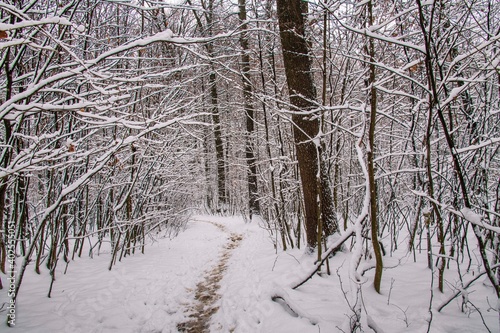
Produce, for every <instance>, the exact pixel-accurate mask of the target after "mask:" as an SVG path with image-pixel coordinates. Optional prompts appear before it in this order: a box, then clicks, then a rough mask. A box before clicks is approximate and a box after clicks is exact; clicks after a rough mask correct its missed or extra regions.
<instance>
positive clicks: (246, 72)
mask: <svg viewBox="0 0 500 333" xmlns="http://www.w3.org/2000/svg"><path fill="white" fill-rule="evenodd" d="M245 2H246V1H245V0H238V5H239V7H240V11H239V18H240V21H241V30H242V31H243V33H242V34H241V36H240V45H241V50H242V54H241V75H242V81H243V99H244V109H245V118H246V128H247V133H246V134H247V137H246V149H245V150H246V154H245V157H246V161H247V166H248V171H247V173H248V180H247V182H248V206H249V210H250V219H251V218H252V215H253V214H259V211H260V208H259V201H258V200H257V190H258V188H257V165H256V162H257V161H256V158H255V152H254V144H253V134H254V132H255V126H254V125H255V124H254V122H255V120H254V107H253V103H252V81H251V77H250V54H249V47H248V35H247V29H248V27H247V23H246V20H247V11H246V4H245Z"/></svg>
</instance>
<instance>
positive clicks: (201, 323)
mask: <svg viewBox="0 0 500 333" xmlns="http://www.w3.org/2000/svg"><path fill="white" fill-rule="evenodd" d="M198 222H206V223H210V224H213V225H214V226H216V227H217V228H219V229H220V230H221V231H223V232H226V233H229V231H228V230H227V229H226V227H224V226H223V225H222V224H219V223H215V222H211V221H201V220H198ZM242 240H243V236H242V235H241V234H237V233H230V237H229V240H228V242H227V244H226V245H225V246H224V248H223V251H222V254H221V256H220V258H219V261H218V263H217V264H216V265H215V266H214V267H213V268H212V269H211V270H209V271H208V272H206V274H205V276H204V278H203V280H202V281H200V282H199V283H198V284H197V285H196V289H195V290H194V298H195V303H194V304H192V305H191V306H189V308H188V309H187V311H186V313H189V315H188V317H189V319H188V320H187V321H184V322H182V323H179V324H178V325H177V329H178V330H179V332H186V333H202V332H209V323H210V318H211V317H212V315H213V314H214V313H216V312H217V310H218V309H219V306H218V305H217V301H218V300H219V299H220V297H221V296H220V294H219V293H218V291H219V289H220V281H221V280H222V278H223V277H224V272H225V271H226V269H227V265H228V261H229V258H230V257H231V254H232V251H233V250H234V249H235V248H237V247H238V246H239V244H240V242H241V241H242Z"/></svg>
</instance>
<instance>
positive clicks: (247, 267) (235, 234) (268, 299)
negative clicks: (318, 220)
mask: <svg viewBox="0 0 500 333" xmlns="http://www.w3.org/2000/svg"><path fill="white" fill-rule="evenodd" d="M406 246H407V245H406V244H400V246H399V247H400V248H401V250H398V251H395V252H394V253H393V254H392V256H390V255H389V254H388V255H387V256H385V257H384V264H385V266H386V267H387V268H386V269H385V270H384V275H383V281H382V293H381V294H377V293H375V292H374V290H373V285H372V275H373V270H368V271H367V272H366V274H365V277H364V278H365V279H366V280H364V281H365V282H364V283H363V285H362V288H361V294H358V296H359V297H356V292H357V291H356V290H357V289H356V288H355V287H353V285H354V284H353V283H351V282H349V265H350V256H351V254H350V253H349V252H348V251H345V252H341V253H338V254H337V255H336V256H335V257H333V258H332V259H331V260H330V267H331V271H332V274H331V275H330V276H328V275H326V274H322V275H321V276H319V275H315V276H314V277H313V278H312V279H311V280H310V281H308V282H307V283H306V284H304V285H303V286H301V287H299V288H298V289H296V290H292V289H291V288H290V286H291V285H293V283H295V282H299V281H300V279H301V277H302V276H305V275H306V273H307V272H308V271H310V269H311V267H312V264H313V262H314V257H312V256H311V255H306V254H304V250H303V249H292V250H289V251H286V252H283V251H282V250H281V249H280V250H278V252H277V253H276V250H275V249H274V244H273V240H272V239H271V238H270V237H269V233H268V232H267V231H266V230H264V229H263V228H262V227H261V226H259V225H258V224H257V223H251V224H245V223H244V222H243V220H242V219H241V218H235V217H231V218H228V217H226V218H223V217H213V216H197V217H194V218H192V219H191V221H190V222H189V223H188V224H187V227H186V230H184V231H182V232H180V233H179V235H178V236H177V237H175V238H172V239H169V238H168V237H167V238H160V237H158V238H157V239H156V240H155V241H154V242H153V243H152V244H150V245H148V246H147V247H146V253H145V254H144V255H143V254H139V253H136V254H135V255H133V256H130V257H127V258H125V259H123V260H122V261H121V262H119V263H117V264H116V265H115V266H114V267H113V269H112V270H111V271H109V270H108V269H107V268H108V265H109V260H110V254H109V253H103V252H101V253H100V255H99V256H94V258H93V259H91V258H84V257H82V258H78V259H76V260H75V261H72V262H70V264H69V266H68V270H67V273H66V274H64V269H65V267H64V265H62V264H60V265H59V266H60V267H59V269H58V271H57V273H56V274H57V275H56V279H57V280H56V282H55V284H54V289H53V291H52V297H51V298H47V292H48V288H49V285H50V276H49V273H48V271H47V270H45V271H43V272H42V274H41V275H37V274H35V273H34V272H33V270H32V269H29V272H28V273H27V275H26V276H25V281H24V282H23V285H22V287H21V292H20V296H19V299H18V303H17V312H16V326H15V327H14V328H13V329H9V328H8V327H7V326H5V324H2V325H0V332H11V331H12V332H16V331H17V332H26V333H40V332H41V333H43V332H71V333H80V332H82V333H83V332H85V333H97V332H134V333H135V332H137V333H139V332H140V333H153V332H155V333H159V332H164V333H165V332H179V331H180V332H249V333H250V332H251V333H253V332H263V333H266V332H269V333H275V332H283V333H285V332H286V333H293V332H297V333H299V332H300V333H308V332H342V331H346V329H347V328H348V326H349V321H350V320H351V319H352V318H353V317H352V311H351V307H354V304H353V300H355V299H358V300H360V301H362V307H361V308H362V312H361V325H362V328H363V329H364V331H367V332H370V331H371V330H370V329H369V328H368V326H367V323H368V322H370V323H372V324H373V323H375V324H376V326H377V327H378V331H379V332H387V333H388V332H394V333H400V332H426V331H427V327H428V319H429V304H430V299H431V288H430V285H431V277H432V274H431V272H430V270H429V269H428V268H427V261H426V257H425V251H423V250H422V251H421V253H419V254H418V255H417V262H416V263H415V262H414V260H413V255H412V254H411V255H409V254H407V253H406V252H407V251H406ZM399 251H400V252H399ZM471 252H474V251H471ZM472 256H474V253H472ZM464 266H466V265H464ZM478 269H479V268H478V267H475V266H474V265H473V266H472V267H471V269H470V272H469V273H467V274H464V276H463V280H464V282H467V281H469V280H471V279H473V278H474V277H475V276H474V272H476V273H477V271H478ZM456 271H457V270H456V268H453V267H452V268H450V269H449V270H447V271H446V273H445V279H446V286H445V288H446V291H445V293H444V294H440V293H439V292H438V291H437V288H434V297H433V300H432V308H433V309H434V311H433V317H432V325H431V330H430V331H431V332H454V333H456V332H488V329H487V328H486V326H485V324H486V325H487V326H488V328H489V330H491V332H498V330H499V327H498V314H497V313H496V312H495V311H493V310H491V309H490V305H491V306H496V300H495V295H494V292H493V290H492V289H491V287H489V286H488V284H487V283H485V280H486V279H485V278H480V279H478V280H477V282H475V284H473V285H472V286H471V287H470V288H469V290H468V292H467V293H466V296H467V297H466V298H462V297H458V298H456V299H455V300H453V301H452V302H451V303H450V304H449V305H447V306H446V307H445V308H444V309H443V311H441V312H437V311H436V309H437V307H438V306H439V305H440V304H442V303H443V302H444V301H445V300H446V299H447V298H449V296H450V295H452V294H453V293H454V292H455V289H454V288H455V287H456V286H457V285H458V281H459V279H458V274H456ZM2 280H4V281H5V276H4V275H2ZM435 280H436V279H435ZM436 283H437V282H435V284H436ZM0 296H1V298H0V299H1V300H2V301H1V302H2V303H3V302H4V300H5V299H6V290H5V289H4V290H1V291H0ZM275 296H279V297H278V298H276V297H275ZM273 297H274V299H275V300H276V301H273ZM283 300H285V301H286V303H284V302H283ZM463 300H466V301H469V303H467V304H465V306H463V305H462V301H463ZM489 303H490V304H489ZM462 308H463V310H464V311H463V312H462ZM1 314H3V315H5V312H2V313H1ZM483 322H484V323H483Z"/></svg>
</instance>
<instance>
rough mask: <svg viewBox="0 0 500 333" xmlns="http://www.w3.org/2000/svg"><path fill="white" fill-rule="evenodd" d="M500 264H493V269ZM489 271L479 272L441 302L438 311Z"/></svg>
mask: <svg viewBox="0 0 500 333" xmlns="http://www.w3.org/2000/svg"><path fill="white" fill-rule="evenodd" d="M499 266H500V264H496V265H493V266H491V269H495V268H497V267H499ZM486 273H487V271H484V272H482V273H480V274H478V275H477V276H476V277H475V278H473V279H472V280H470V281H469V282H467V284H465V285H464V286H463V288H461V289H459V290H458V291H457V292H456V293H455V294H453V295H451V296H450V297H449V298H448V299H447V300H446V301H444V302H443V304H441V305H440V306H439V308H438V310H437V311H438V312H441V310H443V309H444V308H445V307H446V306H447V305H448V304H450V303H451V301H453V300H454V299H455V298H457V297H458V296H460V294H462V291H463V290H465V289H467V288H469V287H470V286H471V285H472V284H473V283H474V282H476V281H477V280H478V279H479V278H480V277H481V276H483V275H484V274H486Z"/></svg>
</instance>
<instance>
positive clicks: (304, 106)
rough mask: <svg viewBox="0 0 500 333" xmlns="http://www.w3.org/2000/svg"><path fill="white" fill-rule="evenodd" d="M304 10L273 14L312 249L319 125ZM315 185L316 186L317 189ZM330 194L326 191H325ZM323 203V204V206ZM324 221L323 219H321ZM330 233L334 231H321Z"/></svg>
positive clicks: (283, 3) (284, 5)
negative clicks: (277, 26)
mask: <svg viewBox="0 0 500 333" xmlns="http://www.w3.org/2000/svg"><path fill="white" fill-rule="evenodd" d="M307 10H308V6H307V3H306V2H303V1H300V0H278V1H277V12H278V20H279V28H280V37H281V44H282V48H283V61H284V64H285V73H286V78H287V83H288V90H289V94H290V103H291V105H292V109H293V111H296V113H295V114H294V115H293V116H292V121H293V123H294V127H293V134H294V140H295V147H296V150H297V160H298V164H299V172H300V178H301V183H302V191H303V195H304V207H305V227H306V237H307V245H308V246H310V247H314V246H316V243H317V227H318V216H319V215H318V209H319V205H318V194H319V193H318V192H319V191H318V190H319V189H320V187H321V186H322V185H323V182H321V184H318V179H319V178H321V177H318V168H319V165H320V163H319V161H320V158H319V156H318V148H319V146H317V144H316V142H317V140H316V139H318V138H317V135H318V132H319V127H320V122H319V118H318V117H317V114H315V113H314V112H313V110H315V109H317V108H318V104H317V103H316V89H315V87H314V82H313V77H312V73H311V68H312V61H311V58H310V57H309V45H308V42H307V40H306V38H305V29H304V17H303V15H304V14H306V13H307ZM318 185H319V186H318ZM325 190H328V191H329V190H330V189H325ZM331 199H332V198H331V195H330V196H321V201H322V202H321V207H322V210H323V211H325V209H326V210H329V208H328V207H330V206H331V205H332V200H331ZM323 200H325V202H323ZM325 218H326V219H325ZM328 218H330V217H329V216H323V220H324V223H325V225H331V223H332V221H330V220H328ZM325 230H328V231H329V232H334V231H335V228H333V227H332V228H325Z"/></svg>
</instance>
